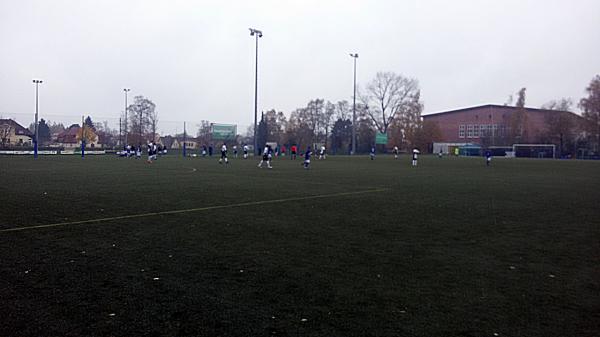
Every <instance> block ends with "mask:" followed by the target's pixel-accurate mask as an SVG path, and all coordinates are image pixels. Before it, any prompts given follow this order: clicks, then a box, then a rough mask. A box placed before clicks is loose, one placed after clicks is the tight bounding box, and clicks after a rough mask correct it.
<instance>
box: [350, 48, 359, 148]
mask: <svg viewBox="0 0 600 337" xmlns="http://www.w3.org/2000/svg"><path fill="white" fill-rule="evenodd" d="M350 56H351V57H352V58H353V59H354V95H352V154H355V153H356V59H357V58H358V54H357V53H354V54H352V53H351V54H350Z"/></svg>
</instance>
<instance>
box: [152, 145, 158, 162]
mask: <svg viewBox="0 0 600 337" xmlns="http://www.w3.org/2000/svg"><path fill="white" fill-rule="evenodd" d="M157 152H158V146H156V143H155V142H154V141H153V142H152V160H156V154H157Z"/></svg>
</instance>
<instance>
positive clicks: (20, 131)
mask: <svg viewBox="0 0 600 337" xmlns="http://www.w3.org/2000/svg"><path fill="white" fill-rule="evenodd" d="M5 124H7V125H10V126H11V127H13V129H14V130H15V135H17V136H27V137H32V138H33V137H34V134H33V133H32V132H31V131H29V129H26V128H24V127H23V126H22V125H21V124H19V123H17V122H15V121H14V120H12V119H10V118H9V119H0V125H5Z"/></svg>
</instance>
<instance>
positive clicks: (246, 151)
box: [244, 144, 248, 159]
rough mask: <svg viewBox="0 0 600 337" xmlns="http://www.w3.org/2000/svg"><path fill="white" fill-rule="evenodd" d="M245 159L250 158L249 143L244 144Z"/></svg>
mask: <svg viewBox="0 0 600 337" xmlns="http://www.w3.org/2000/svg"><path fill="white" fill-rule="evenodd" d="M244 159H248V144H244Z"/></svg>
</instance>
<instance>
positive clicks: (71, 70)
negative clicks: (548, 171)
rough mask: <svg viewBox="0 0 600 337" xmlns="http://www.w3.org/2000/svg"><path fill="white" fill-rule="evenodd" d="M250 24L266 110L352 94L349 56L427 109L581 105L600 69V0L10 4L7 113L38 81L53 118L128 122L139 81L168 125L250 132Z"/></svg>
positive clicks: (0, 92)
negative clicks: (413, 89) (397, 78)
mask: <svg viewBox="0 0 600 337" xmlns="http://www.w3.org/2000/svg"><path fill="white" fill-rule="evenodd" d="M249 27H255V28H258V29H261V30H262V31H263V32H264V37H263V38H262V39H260V41H259V44H260V46H259V111H260V110H267V109H271V108H275V109H277V110H280V111H284V112H285V113H286V115H289V113H290V112H291V111H292V110H293V109H295V108H298V107H302V106H305V105H306V103H307V102H308V101H309V100H310V99H313V98H324V99H326V100H331V101H338V100H343V99H346V100H351V96H352V58H351V57H350V56H349V55H348V54H349V53H350V52H356V53H358V54H359V59H358V75H357V81H358V83H359V85H361V84H365V83H367V82H368V81H369V80H370V79H372V78H373V77H374V75H375V73H376V72H377V71H393V72H396V73H400V74H403V75H405V76H409V77H414V78H417V79H418V80H419V82H420V87H421V91H422V96H421V97H422V99H423V101H424V104H425V113H431V112H436V111H442V110H446V109H453V108H458V107H465V106H472V105H477V104H484V103H497V104H502V103H504V102H505V101H506V100H507V97H508V95H509V94H512V93H515V92H516V91H517V90H518V89H519V88H521V87H527V105H528V106H532V107H539V106H540V105H541V104H543V103H545V102H547V101H549V100H552V99H558V98H561V97H571V98H573V100H574V101H578V100H579V99H580V98H581V97H582V96H583V95H584V89H585V87H586V86H587V85H588V83H589V82H590V80H591V79H592V77H593V76H594V75H596V74H598V73H600V1H598V0H570V1H569V0H564V1H556V0H537V1H534V0H529V1H527V0H522V1H517V0H514V1H513V0H502V1H498V0H495V1H486V0H482V1H459V0H453V1H426V0H421V1H354V0H345V1H328V0H321V1H316V0H314V1H313V0H305V1H282V0H278V1H277V0H273V1H173V0H171V1H166V0H165V1H158V0H152V1H151V0H138V1H126V0H118V1H116V0H114V1H113V0H105V1H91V0H87V1H86V0H72V1H67V0H52V1H49V0H39V1H34V0H14V1H13V0H1V1H0V115H2V117H4V118H7V117H13V118H17V119H18V120H20V121H21V122H23V123H24V122H30V121H31V119H32V118H33V112H34V108H35V104H34V102H35V101H34V97H35V95H34V85H33V84H32V79H33V78H40V79H43V80H44V83H43V84H42V86H41V87H40V113H41V115H42V117H43V116H46V118H47V119H50V120H60V119H65V118H66V117H65V116H72V117H73V120H77V118H78V117H77V116H81V115H82V114H85V115H88V114H89V115H91V116H92V117H93V118H94V119H95V120H108V119H110V120H111V121H114V120H118V117H119V114H120V112H121V111H122V110H123V106H124V96H123V91H122V88H124V87H129V88H131V89H132V91H131V93H130V97H132V96H134V95H144V96H146V97H148V98H150V99H151V100H153V101H154V102H155V103H156V105H157V109H158V111H159V118H160V119H161V121H162V122H163V123H162V124H161V129H162V130H163V131H167V132H172V131H171V130H172V128H173V125H175V123H174V122H175V121H177V122H182V121H184V120H187V121H190V122H197V121H200V120H202V119H207V120H210V121H212V122H222V123H236V124H238V125H240V126H241V127H244V128H245V126H247V125H249V124H251V123H252V122H253V111H254V39H253V38H252V37H250V35H249V31H248V28H249ZM29 116H31V117H29ZM79 118H80V117H79ZM24 119H25V120H24ZM69 122H70V121H69ZM179 124H180V123H177V125H179ZM179 130H180V129H179ZM240 131H242V130H240Z"/></svg>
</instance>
